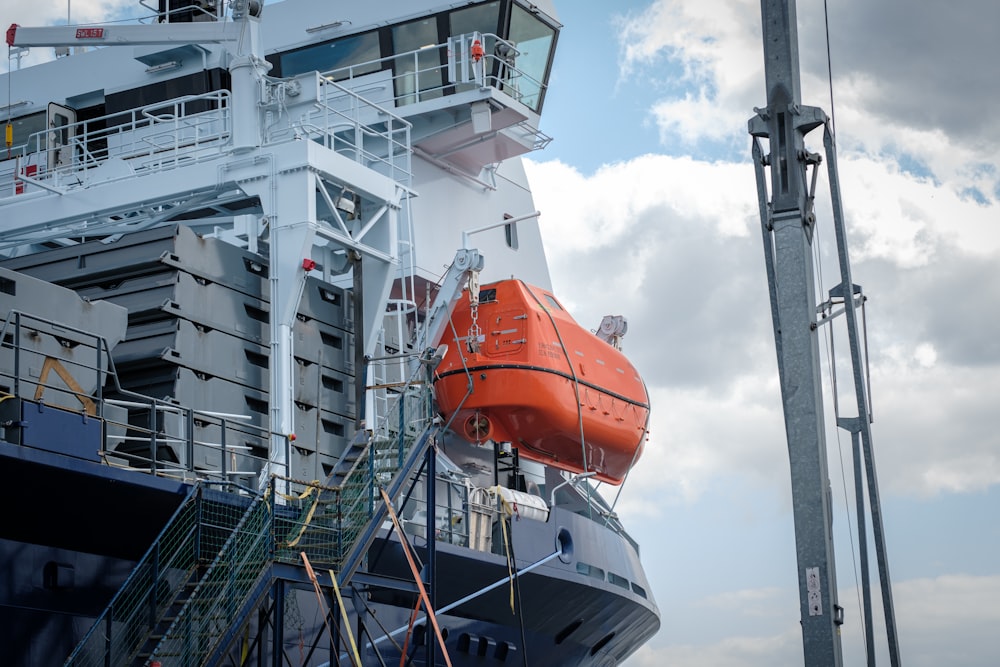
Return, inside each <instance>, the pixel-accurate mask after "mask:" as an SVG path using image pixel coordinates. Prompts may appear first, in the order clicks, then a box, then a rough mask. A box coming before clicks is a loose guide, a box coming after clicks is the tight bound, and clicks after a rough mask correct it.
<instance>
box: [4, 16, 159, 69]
mask: <svg viewBox="0 0 1000 667" xmlns="http://www.w3.org/2000/svg"><path fill="white" fill-rule="evenodd" d="M67 9H68V10H69V18H70V21H71V22H72V23H73V24H74V25H75V24H81V23H96V22H105V21H113V20H121V19H124V18H126V17H137V16H148V15H149V14H150V12H149V11H148V10H146V9H144V8H143V7H141V6H139V4H138V3H137V2H135V0H67V1H66V2H65V3H62V2H26V1H25V0H0V25H2V26H3V29H4V31H6V29H7V27H8V26H9V25H10V24H12V23H17V24H18V25H21V26H26V27H35V26H46V25H58V24H63V25H65V24H66V19H67ZM54 57H55V55H54V53H53V50H52V49H51V48H44V47H36V48H32V49H30V50H29V52H28V53H27V54H26V55H25V57H24V59H23V60H22V62H21V67H28V66H30V65H35V64H38V63H41V62H46V61H48V60H52V59H53V58H54ZM14 67H16V64H14V63H8V62H6V61H4V62H3V63H0V72H6V71H9V69H11V68H14Z"/></svg>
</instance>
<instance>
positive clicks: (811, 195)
mask: <svg viewBox="0 0 1000 667" xmlns="http://www.w3.org/2000/svg"><path fill="white" fill-rule="evenodd" d="M761 18H762V26H763V41H764V62H765V66H764V73H765V83H766V89H767V105H766V106H765V107H764V108H761V109H755V112H756V115H755V116H754V117H753V118H751V119H750V121H749V132H750V135H751V136H752V137H753V140H752V143H753V161H754V168H755V171H756V178H757V194H758V203H759V206H760V219H761V231H762V235H763V241H764V257H765V264H766V270H767V279H768V291H769V295H770V303H771V316H772V323H773V325H774V340H775V349H776V352H777V359H778V375H779V381H780V385H781V400H782V405H783V409H784V418H785V433H786V437H787V441H788V454H789V462H790V470H791V481H792V509H793V514H794V523H795V545H796V557H797V565H798V582H799V606H800V613H801V625H802V641H803V649H804V658H805V664H806V666H807V667H819V666H821V665H822V666H833V667H839V666H840V665H842V664H843V652H842V647H841V635H840V626H841V625H842V624H843V623H844V610H843V607H841V606H840V605H839V604H838V600H837V577H836V564H835V558H834V548H833V532H832V521H833V519H832V508H831V493H830V482H829V473H828V470H827V448H826V430H825V429H826V427H825V424H824V419H823V385H822V379H821V375H820V372H821V365H820V359H821V357H820V347H819V338H820V332H821V331H822V330H823V327H824V326H832V325H833V322H834V320H835V319H836V318H837V316H839V315H844V316H845V319H846V326H847V335H848V339H849V342H850V346H849V347H850V353H851V361H852V366H853V382H854V396H855V402H856V406H857V416H856V417H848V418H842V417H840V416H838V418H837V426H838V427H840V428H843V429H845V430H846V431H848V432H850V434H851V439H852V443H853V450H854V457H855V461H854V463H855V475H854V476H855V503H856V507H857V517H858V531H859V545H860V552H861V553H860V560H861V565H862V580H863V581H862V589H863V592H864V630H865V632H864V634H865V649H866V653H867V660H868V665H870V666H871V665H874V664H875V647H874V630H873V614H872V609H871V606H872V605H871V593H870V587H869V585H868V554H867V528H866V521H865V510H864V508H865V506H866V503H865V488H864V484H863V483H862V479H863V478H864V479H866V480H867V491H868V505H869V507H870V514H871V520H872V531H873V535H874V541H875V545H876V556H877V561H878V567H879V574H880V582H881V587H882V601H883V607H884V615H885V626H886V635H887V639H888V644H889V658H890V662H891V664H892V665H893V666H894V667H895V666H897V665H899V649H898V645H897V639H896V623H895V612H894V609H893V604H892V590H891V584H890V581H889V568H888V558H887V556H886V550H885V540H884V536H883V529H882V514H881V507H880V503H879V495H878V483H877V478H876V474H875V461H874V457H873V452H872V434H871V410H870V408H869V396H868V393H867V392H868V383H867V381H866V377H865V370H864V360H863V359H862V341H861V336H860V324H859V312H858V311H859V309H860V308H861V306H862V304H863V303H864V300H865V297H864V295H863V293H862V291H861V288H860V286H858V285H855V284H854V283H853V282H852V278H851V267H850V260H849V257H848V250H847V237H846V232H845V225H844V215H843V207H842V204H841V193H840V182H839V177H838V172H837V159H836V146H835V142H834V134H833V129H832V126H831V123H830V119H829V118H828V117H827V115H826V113H824V112H823V110H822V109H820V108H818V107H810V106H804V105H802V103H801V88H800V75H799V53H798V48H799V47H798V27H797V17H796V7H795V0H761ZM819 127H823V128H824V148H825V156H826V163H827V170H828V178H829V182H830V195H831V197H830V198H831V201H832V208H833V225H834V233H835V236H836V240H837V249H838V257H839V265H840V282H839V283H838V284H837V285H835V286H834V287H833V288H832V289H831V290H830V291H829V299H828V300H827V301H825V302H823V303H821V304H817V303H816V284H815V279H814V276H815V272H814V266H813V252H814V250H813V246H814V240H815V238H816V225H817V221H816V215H815V211H814V199H815V193H816V183H817V180H818V175H819V166H820V164H821V163H822V160H823V158H822V156H821V155H820V154H818V153H810V152H809V151H808V150H806V147H805V136H806V135H807V134H808V133H809V132H811V131H812V130H814V129H817V128H819ZM762 139H766V140H767V145H768V149H769V151H770V153H767V154H765V152H764V148H763V147H762V143H761V140H762ZM766 170H769V172H770V173H769V176H770V178H768V174H767V173H766ZM835 306H836V307H837V308H838V309H839V310H838V311H837V312H834V307H835ZM820 314H822V317H820ZM862 468H864V472H863V473H862Z"/></svg>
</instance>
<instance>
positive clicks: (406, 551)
mask: <svg viewBox="0 0 1000 667" xmlns="http://www.w3.org/2000/svg"><path fill="white" fill-rule="evenodd" d="M379 493H381V494H382V501H383V502H384V503H385V510H386V512H387V513H388V514H389V518H390V519H391V520H392V525H393V526H394V527H395V528H396V534H397V535H399V544H400V546H401V547H402V548H403V555H404V556H406V562H407V564H408V565H409V566H410V573H411V574H412V575H413V581H414V583H416V585H417V590H418V591H419V592H420V597H421V599H422V600H423V602H424V605H425V606H426V607H427V619H428V620H429V621H430V622H431V626H432V627H433V628H434V634H435V636H437V640H438V644H439V645H440V646H441V653H442V655H443V657H444V662H445V665H447V667H451V658H450V657H449V656H448V647H447V646H445V643H444V637H443V636H442V635H441V627H440V626H439V625H438V622H437V616H436V615H435V614H434V607H432V606H431V603H430V598H429V597H428V596H427V589H426V588H424V582H423V580H422V579H421V578H420V570H418V569H417V564H416V563H415V562H414V560H413V554H412V553H410V543H409V542H407V540H406V535H405V534H404V533H403V528H402V526H400V525H399V517H397V516H396V510H394V509H393V507H392V501H391V500H390V499H389V494H387V493H386V492H385V489H383V488H381V487H379ZM429 539H433V536H430V537H429Z"/></svg>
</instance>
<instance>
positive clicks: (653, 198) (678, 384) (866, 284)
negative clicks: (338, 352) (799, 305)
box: [528, 0, 1000, 667]
mask: <svg viewBox="0 0 1000 667" xmlns="http://www.w3.org/2000/svg"><path fill="white" fill-rule="evenodd" d="M556 7H557V9H558V11H559V18H560V20H561V21H562V23H563V24H564V25H565V27H564V29H563V31H562V33H561V35H560V41H559V51H558V53H557V56H556V61H555V65H554V70H553V74H552V78H551V81H550V88H549V91H548V94H547V97H546V102H545V109H544V113H543V121H542V129H543V131H545V132H546V133H547V134H549V135H551V136H553V137H554V140H553V142H552V143H551V145H550V146H549V147H548V148H546V149H545V151H543V152H542V153H539V154H534V155H533V156H532V158H531V162H530V163H529V170H528V174H529V178H530V179H531V183H532V190H533V192H534V194H535V200H536V204H537V208H538V209H539V210H540V211H542V217H541V225H542V230H543V237H544V238H545V241H546V249H547V252H548V256H549V259H550V270H551V273H552V280H553V287H554V290H555V292H556V294H557V295H558V296H559V297H560V299H561V300H563V302H564V303H566V304H567V305H568V307H569V309H570V310H571V312H573V313H574V315H575V317H576V318H577V320H579V321H580V322H582V323H588V322H595V323H596V322H599V321H600V318H601V316H603V315H605V314H609V313H611V312H614V313H615V314H622V315H625V316H626V317H627V318H628V320H629V333H628V335H627V336H626V338H625V341H624V346H625V352H626V354H627V355H628V356H629V357H630V358H631V359H632V361H633V362H634V363H635V365H636V367H637V368H638V369H639V370H640V372H642V373H643V376H644V379H645V381H646V383H647V385H648V387H649V391H650V395H651V402H652V406H653V417H652V422H651V429H650V438H649V442H648V443H647V446H646V450H645V453H644V455H643V458H642V460H640V461H639V463H638V465H637V467H636V468H635V469H634V470H633V471H632V474H631V476H630V478H629V480H628V481H627V482H626V485H625V489H624V491H623V492H622V495H621V499H620V500H619V504H618V507H617V511H618V513H619V515H620V516H621V517H622V519H623V521H624V523H625V525H626V527H628V528H629V529H630V531H631V532H632V534H633V535H634V537H636V539H637V540H638V541H639V543H640V544H641V545H642V556H643V562H644V565H645V567H646V570H647V575H648V576H649V577H650V580H651V583H652V589H653V591H654V594H655V596H656V599H657V602H658V604H659V606H660V611H661V615H662V629H661V631H660V633H659V634H658V635H657V636H656V637H654V638H653V639H652V640H651V641H650V642H649V643H648V644H647V645H646V646H644V647H643V648H642V649H640V650H639V651H638V652H637V653H636V654H635V655H634V656H633V657H632V658H630V659H629V660H628V661H627V663H626V664H627V665H628V667H653V666H654V665H674V666H679V667H686V666H688V665H692V666H693V665H722V666H725V667H730V666H732V667H763V666H765V665H767V666H771V665H785V664H801V662H802V647H801V633H800V631H799V624H798V620H799V611H798V610H799V607H798V590H797V579H796V563H795V547H794V544H795V536H794V531H793V524H792V505H791V503H792V500H791V483H790V477H789V466H788V454H787V446H786V441H785V436H784V429H783V420H782V413H781V401H780V396H779V388H778V381H777V364H776V360H775V352H774V337H773V331H772V327H771V320H770V311H769V306H768V300H767V281H766V276H765V271H764V259H763V252H762V240H761V233H760V220H759V215H758V208H757V197H756V185H755V181H754V169H753V166H752V163H751V161H750V139H749V136H748V134H747V129H746V128H747V120H748V119H749V118H750V117H751V116H752V115H754V107H762V106H764V105H765V103H766V100H765V89H764V73H763V46H762V38H761V28H760V16H759V15H760V6H759V4H758V3H756V2H753V1H747V0H701V1H699V2H691V1H687V2H681V1H678V0H656V1H650V0H626V1H621V2H615V3H581V2H568V1H564V2H558V0H556ZM798 17H799V31H800V34H799V40H800V51H801V61H802V91H803V94H802V97H803V103H804V104H808V105H811V106H819V107H821V108H823V109H824V110H826V112H827V113H828V114H829V113H830V112H831V108H832V109H833V112H834V118H835V123H836V130H837V142H838V149H839V150H838V155H839V160H838V162H839V167H840V180H841V184H842V188H843V202H844V207H845V217H846V222H847V227H848V237H849V242H850V245H851V248H850V250H851V257H852V274H853V278H854V282H855V283H857V284H860V285H861V286H862V288H863V289H864V292H865V294H866V295H867V297H868V302H867V306H866V316H867V334H868V350H869V364H870V373H871V385H872V409H873V414H874V424H873V432H874V446H875V460H876V464H877V469H878V475H879V482H880V492H881V499H882V510H883V518H884V521H885V532H886V540H887V553H888V557H889V566H890V573H891V577H892V582H893V596H894V603H895V610H896V618H897V628H898V632H899V637H900V651H901V655H902V659H903V662H904V664H906V665H910V666H916V667H922V666H928V667H930V666H931V665H935V666H936V665H950V666H953V667H959V666H963V667H979V666H986V665H996V664H998V663H997V660H998V658H997V655H998V654H1000V637H998V634H997V632H996V628H997V626H998V622H1000V601H998V599H1000V520H998V518H997V515H998V510H1000V436H998V435H997V430H996V428H995V421H996V416H997V414H998V410H997V406H998V405H1000V375H998V370H1000V368H998V364H1000V326H998V313H997V305H998V304H1000V277H998V276H997V275H996V271H995V267H997V266H998V264H1000V203H998V199H1000V170H998V169H1000V150H998V149H1000V116H998V115H997V114H995V113H993V112H992V111H991V109H994V108H995V107H996V103H997V101H998V95H1000V88H998V87H997V85H996V81H997V78H996V77H997V72H998V70H997V67H998V66H997V63H1000V45H998V42H997V40H996V39H995V38H994V37H992V36H991V34H988V33H992V31H993V30H995V26H996V25H998V24H1000V5H998V4H997V3H996V2H995V1H993V0H983V1H979V0H960V1H959V2H954V3H947V4H946V3H944V2H940V1H932V2H923V3H912V2H905V1H904V0H881V1H880V2H877V3H872V2H868V1H866V0H841V1H840V2H837V3H830V6H829V31H830V61H829V68H828V61H827V47H826V37H825V30H824V7H823V4H822V2H819V0H808V1H800V2H799V3H798ZM831 71H832V88H833V103H832V104H831V101H830V87H831V86H830V79H829V74H828V73H829V72H831ZM820 132H821V131H816V132H814V133H813V134H811V135H809V137H808V138H807V146H808V148H809V149H810V150H812V151H821V150H822V136H821V134H820ZM820 176H821V178H820V187H819V194H818V196H817V216H818V219H819V223H818V224H819V228H820V233H819V237H818V250H817V252H818V257H819V261H818V267H819V268H818V270H819V272H820V273H821V275H822V277H821V279H819V282H820V284H821V289H822V290H823V291H824V293H825V291H826V290H828V289H829V288H830V287H832V286H833V285H834V284H836V283H837V282H838V281H839V275H840V274H839V269H838V266H837V261H836V246H835V243H834V239H833V238H832V235H831V230H832V214H831V213H830V204H829V195H828V189H827V182H828V179H827V178H826V169H825V166H824V168H823V169H822V170H821V174H820ZM841 319H843V318H841ZM838 326H840V327H841V331H840V333H838V334H837V336H838V337H836V338H835V339H834V347H835V349H836V350H838V351H841V350H846V349H847V345H846V338H845V337H844V334H843V329H842V327H843V324H842V323H841V324H839V325H838ZM827 349H828V348H827V347H826V345H823V346H821V352H823V353H824V354H826V353H827ZM840 356H842V355H839V354H838V355H837V361H836V365H835V370H836V376H837V378H838V392H837V395H838V397H839V400H840V406H841V414H842V415H844V416H854V415H855V414H856V411H853V410H851V408H850V407H849V406H851V405H853V404H852V403H850V402H849V401H851V400H852V396H853V394H852V392H853V389H852V386H851V384H850V382H849V381H848V380H847V378H848V377H849V375H850V372H851V371H850V366H849V365H848V364H847V363H846V362H847V360H846V359H841V358H840ZM830 373H831V372H830V367H829V364H825V365H824V370H823V375H824V380H825V381H827V403H828V405H827V409H828V411H827V414H826V423H827V448H828V451H829V463H830V477H831V480H830V481H831V488H832V493H833V504H834V542H835V548H836V553H837V577H838V589H839V602H840V604H841V605H842V606H843V607H844V608H845V614H846V624H845V625H844V627H843V637H842V641H843V648H844V655H845V664H864V660H865V657H864V644H863V635H862V630H861V627H860V621H861V618H862V611H861V608H860V603H859V594H858V583H857V582H858V581H859V576H860V575H858V574H856V572H858V568H859V567H860V566H859V565H858V561H857V557H856V556H855V555H854V553H855V552H856V550H857V547H856V545H857V542H858V538H857V536H856V535H855V532H856V528H855V524H856V519H855V515H854V502H853V497H854V492H853V488H854V486H853V484H854V482H853V476H852V473H851V471H852V469H853V465H852V459H851V443H850V436H849V435H848V434H846V433H844V432H840V433H839V434H838V432H837V430H836V429H835V428H832V427H831V425H832V424H833V423H834V416H833V414H834V413H833V408H832V403H833V401H832V398H831V397H832V394H831V392H830V390H829V385H830V383H829V379H830V377H831V374H830ZM845 488H846V491H845ZM869 544H871V542H870V541H869ZM873 572H875V570H874V563H873ZM875 599H876V617H877V619H879V617H880V616H881V606H880V603H879V598H878V596H877V593H876V598H875ZM875 625H876V629H877V631H878V633H879V635H880V636H884V626H883V624H882V623H881V622H880V620H877V621H876V624H875ZM877 646H878V647H879V648H878V651H879V659H880V662H879V664H888V660H887V650H886V649H885V642H884V640H881V639H880V640H877Z"/></svg>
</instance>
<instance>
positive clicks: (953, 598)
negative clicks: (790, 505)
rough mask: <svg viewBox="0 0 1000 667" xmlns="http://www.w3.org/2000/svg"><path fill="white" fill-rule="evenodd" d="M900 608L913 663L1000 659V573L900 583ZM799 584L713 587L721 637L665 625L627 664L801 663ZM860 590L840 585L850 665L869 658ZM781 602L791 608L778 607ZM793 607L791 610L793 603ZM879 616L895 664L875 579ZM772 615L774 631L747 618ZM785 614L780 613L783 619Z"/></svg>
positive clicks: (957, 664) (907, 657)
mask: <svg viewBox="0 0 1000 667" xmlns="http://www.w3.org/2000/svg"><path fill="white" fill-rule="evenodd" d="M893 588H894V594H893V599H894V603H895V604H894V608H895V611H896V627H897V630H898V633H899V643H900V654H901V658H902V661H903V663H904V664H906V665H911V666H912V667H940V665H948V666H949V667H987V666H988V665H994V664H996V655H997V652H998V651H1000V643H998V640H997V639H996V627H997V625H998V623H1000V605H997V604H996V603H995V600H996V599H997V597H998V596H1000V576H997V575H993V576H972V575H961V574H958V575H946V576H941V577H935V578H920V579H911V580H906V581H901V582H897V583H896V584H895V585H894V587H893ZM796 595H797V593H795V592H794V591H790V590H785V589H775V588H763V589H748V590H736V591H731V592H726V593H720V594H714V595H711V596H708V597H705V598H703V599H702V600H701V602H700V604H699V606H703V607H707V608H710V609H712V610H714V611H715V613H716V614H717V615H718V616H717V621H718V622H717V623H716V624H715V627H714V628H713V631H714V632H713V634H714V636H715V637H716V639H714V640H711V639H708V640H705V641H702V642H697V643H696V642H685V641H684V638H683V637H677V636H675V635H672V634H671V628H669V627H665V628H663V630H662V632H661V633H660V635H658V636H657V637H654V638H653V640H652V641H651V642H650V643H649V644H647V645H645V646H643V647H642V648H641V649H640V650H639V651H637V652H636V653H635V655H633V656H632V657H630V658H629V660H628V661H627V662H626V665H627V667H653V666H656V667H659V666H660V665H671V666H672V667H687V666H689V665H690V666H692V667H694V666H698V667H701V666H703V665H712V666H713V667H719V666H721V667H773V666H774V665H795V664H802V636H801V632H800V630H799V625H798V623H797V622H788V618H789V617H795V616H796V615H797V608H796V607H795V606H794V605H795V602H796ZM857 600H858V596H857V592H856V590H855V589H853V588H847V589H844V590H842V591H841V592H840V603H841V604H842V605H843V606H844V607H845V608H846V614H845V618H846V622H845V625H844V626H843V627H842V637H841V645H842V648H843V654H844V664H845V665H853V664H864V663H865V655H864V637H863V631H862V628H861V617H862V612H861V611H860V609H859V608H858V603H857ZM776 606H780V607H781V609H783V610H784V611H788V612H789V613H781V612H778V613H775V607H776ZM789 606H791V607H792V609H791V610H790V611H789V610H788V609H787V608H788V607H789ZM873 606H874V613H875V617H876V619H875V620H876V622H875V629H876V631H875V634H876V641H875V644H876V655H877V658H878V661H877V664H888V649H887V644H886V639H885V627H884V623H882V622H881V619H882V606H881V599H880V597H879V594H878V585H877V582H876V585H875V590H874V591H873ZM769 613H770V614H772V615H773V617H774V619H775V623H774V624H773V626H768V627H772V628H782V627H783V628H784V629H772V630H771V631H767V630H766V629H764V628H763V627H762V628H761V631H760V632H759V633H756V634H755V633H754V632H753V630H752V628H751V626H750V624H749V623H748V622H747V619H749V618H751V617H754V616H759V615H762V614H769ZM782 617H783V618H784V619H785V620H781V618H782Z"/></svg>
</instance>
